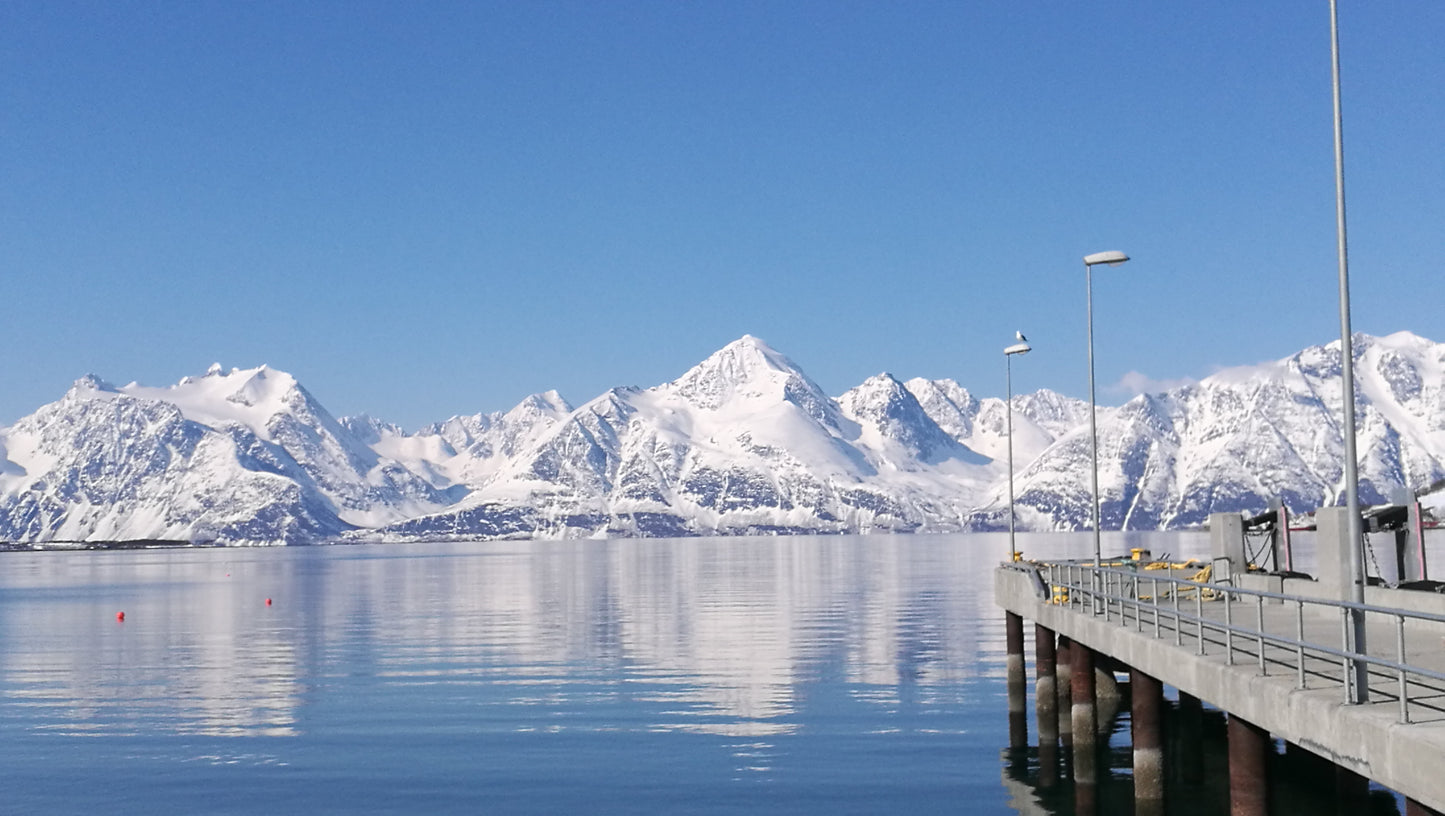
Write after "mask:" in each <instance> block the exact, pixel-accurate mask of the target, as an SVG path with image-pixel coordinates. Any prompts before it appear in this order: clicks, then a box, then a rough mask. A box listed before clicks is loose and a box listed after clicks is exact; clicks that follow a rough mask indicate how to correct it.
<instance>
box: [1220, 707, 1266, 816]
mask: <svg viewBox="0 0 1445 816" xmlns="http://www.w3.org/2000/svg"><path fill="white" fill-rule="evenodd" d="M1269 753H1270V741H1269V732H1268V731H1265V730H1264V729H1263V728H1260V727H1259V726H1257V725H1255V724H1254V723H1252V722H1247V721H1245V720H1241V719H1240V718H1239V717H1236V716H1235V715H1233V714H1230V715H1229V813H1230V816H1266V814H1268V813H1269V775H1268V768H1269Z"/></svg>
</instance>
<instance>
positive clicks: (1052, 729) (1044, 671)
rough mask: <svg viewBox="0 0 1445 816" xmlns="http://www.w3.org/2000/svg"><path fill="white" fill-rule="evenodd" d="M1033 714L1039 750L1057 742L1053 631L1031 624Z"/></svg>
mask: <svg viewBox="0 0 1445 816" xmlns="http://www.w3.org/2000/svg"><path fill="white" fill-rule="evenodd" d="M1034 672H1035V674H1036V675H1037V676H1038V683H1037V685H1036V686H1035V687H1034V711H1035V713H1036V715H1037V716H1038V721H1039V747H1040V748H1042V747H1043V746H1044V744H1045V743H1048V744H1051V745H1052V744H1057V743H1058V741H1059V692H1058V653H1057V651H1056V649H1055V648H1054V630H1052V629H1050V628H1048V627H1046V626H1043V625H1042V624H1037V623H1036V624H1034Z"/></svg>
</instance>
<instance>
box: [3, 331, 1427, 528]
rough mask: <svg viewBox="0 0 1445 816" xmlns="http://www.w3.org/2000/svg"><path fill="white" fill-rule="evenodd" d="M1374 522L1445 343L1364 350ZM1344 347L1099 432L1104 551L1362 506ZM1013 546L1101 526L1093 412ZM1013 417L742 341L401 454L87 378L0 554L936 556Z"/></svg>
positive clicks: (1402, 338)
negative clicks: (1221, 522) (422, 548)
mask: <svg viewBox="0 0 1445 816" xmlns="http://www.w3.org/2000/svg"><path fill="white" fill-rule="evenodd" d="M1356 356H1357V367H1356V372H1357V373H1356V384H1357V390H1358V396H1357V400H1358V402H1357V406H1358V408H1357V414H1358V424H1359V452H1360V457H1361V468H1360V472H1361V477H1362V480H1363V483H1362V488H1361V489H1362V500H1363V501H1366V502H1378V501H1385V500H1387V499H1388V498H1390V496H1391V494H1392V492H1393V491H1394V490H1395V489H1396V488H1398V487H1399V486H1402V485H1405V486H1410V487H1418V486H1421V485H1424V484H1428V483H1430V482H1433V481H1435V480H1437V479H1440V478H1441V477H1442V476H1445V464H1442V463H1445V345H1440V344H1435V343H1432V342H1431V341H1428V340H1425V339H1423V338H1420V337H1416V336H1414V335H1411V334H1408V333H1400V334H1395V335H1391V336H1389V337H1385V338H1373V337H1367V336H1363V335H1361V336H1359V337H1358V338H1357V342H1356ZM1339 377H1340V354H1339V345H1338V343H1336V344H1332V345H1328V346H1320V347H1314V348H1310V349H1306V350H1305V351H1302V352H1300V353H1299V354H1296V355H1294V356H1292V357H1290V358H1287V359H1285V360H1280V361H1277V362H1274V363H1268V364H1265V365H1260V366H1252V367H1244V368H1238V369H1231V370H1226V371H1222V372H1220V373H1218V374H1216V375H1214V376H1212V377H1209V378H1207V379H1205V380H1203V381H1202V382H1199V383H1196V384H1193V385H1189V386H1186V387H1183V388H1179V389H1176V390H1173V391H1169V392H1166V393H1161V394H1153V395H1144V396H1140V397H1136V398H1135V399H1133V400H1131V401H1130V402H1128V403H1127V404H1125V405H1123V406H1121V407H1117V408H1101V409H1100V413H1099V450H1100V488H1101V494H1102V499H1103V509H1102V513H1103V520H1104V526H1105V528H1106V529H1112V528H1120V527H1125V528H1128V529H1157V528H1169V527H1180V526H1187V525H1192V524H1197V523H1199V522H1201V521H1203V520H1204V518H1206V517H1207V515H1208V514H1209V513H1210V512H1218V511H1236V510H1257V509H1262V508H1263V507H1264V506H1265V505H1266V504H1267V503H1268V501H1269V500H1270V499H1271V498H1273V497H1276V496H1278V497H1282V498H1284V500H1285V501H1286V502H1287V503H1288V504H1289V505H1290V506H1291V507H1292V508H1294V509H1296V510H1297V511H1301V510H1309V509H1313V508H1314V507H1316V506H1320V505H1323V504H1331V503H1335V502H1336V501H1337V498H1338V496H1339V494H1340V493H1341V490H1342V485H1341V482H1342V473H1343V464H1342V451H1343V442H1342V438H1341V435H1340V432H1339V416H1340V391H1339ZM1013 409H1014V417H1013V424H1014V429H1013V436H1014V440H1013V443H1014V460H1015V473H1016V476H1015V489H1016V494H1017V507H1018V512H1019V520H1020V524H1021V526H1022V527H1024V528H1032V529H1074V528H1079V527H1086V526H1087V525H1088V523H1089V517H1090V508H1091V506H1092V499H1091V494H1090V486H1089V466H1090V455H1089V437H1088V405H1087V403H1084V402H1082V401H1080V400H1076V399H1072V398H1069V397H1064V396H1062V395H1059V394H1056V393H1053V392H1050V391H1040V392H1037V393H1034V394H1027V395H1020V396H1016V397H1015V398H1014V403H1013ZM1005 419H1006V416H1005V405H1004V403H1003V401H1002V400H998V399H993V398H983V399H980V398H977V397H974V396H973V395H972V394H970V393H969V392H968V391H967V390H966V389H964V388H963V387H961V386H959V385H958V384H957V383H955V382H952V381H950V380H926V379H914V380H910V381H908V382H906V383H903V382H900V381H898V380H897V379H895V378H894V377H892V376H890V375H888V374H880V375H878V376H876V377H873V378H870V379H869V380H868V381H866V382H864V383H863V384H861V385H859V386H858V387H857V388H854V389H852V390H850V391H848V392H847V393H845V394H843V395H841V396H839V397H837V398H836V399H835V398H832V397H829V396H828V395H827V394H825V393H824V392H823V391H822V390H821V389H820V388H819V387H818V386H817V384H816V383H814V382H813V381H812V380H810V379H809V378H808V377H807V375H806V374H804V373H803V371H802V370H801V369H800V368H799V367H798V366H797V365H795V364H794V363H793V362H792V361H790V360H788V359H787V358H786V357H785V356H783V355H782V354H780V353H778V352H777V351H775V350H773V349H772V348H770V347H768V346H767V345H766V344H765V343H763V342H762V341H760V340H758V339H756V338H753V337H743V338H741V339H739V340H737V341H736V342H734V343H731V344H729V345H728V346H726V347H725V348H723V349H721V350H719V351H718V352H717V353H715V354H713V355H712V356H711V357H709V358H708V359H707V360H705V361H703V362H702V363H700V364H699V365H697V366H696V367H694V368H693V369H692V370H690V371H688V372H687V373H685V374H684V375H683V376H681V377H679V378H678V379H677V380H674V381H673V382H670V383H666V384H663V385H659V386H656V387H653V388H648V389H639V388H617V389H613V390H611V391H608V392H607V393H605V394H602V395H601V396H598V397H597V398H595V399H593V400H591V401H589V402H587V403H585V404H583V405H581V406H578V407H573V406H572V405H570V404H569V403H568V402H567V401H566V400H564V399H563V398H562V397H561V396H560V395H558V394H557V393H556V392H548V393H546V394H538V395H534V396H532V397H529V398H527V399H526V400H524V401H523V402H522V403H521V404H519V405H517V406H516V407H515V408H513V409H511V410H510V411H506V412H498V413H492V414H476V415H472V416H463V417H453V418H452V419H449V420H446V421H445V422H441V423H438V424H436V425H432V426H429V427H427V428H423V429H421V430H419V431H417V432H415V433H407V432H405V431H403V430H402V429H400V428H397V427H395V426H392V425H388V424H386V423H383V422H379V421H377V420H374V419H371V418H368V417H356V418H346V419H341V420H338V419H336V418H334V417H332V416H331V415H330V414H329V413H328V412H327V411H326V410H325V408H323V407H322V406H321V405H320V404H319V403H318V402H317V401H316V400H315V399H314V398H313V397H312V396H311V395H310V394H309V393H308V392H306V390H305V389H304V388H302V387H301V386H300V384H298V383H297V382H296V381H295V380H294V378H292V377H291V376H290V375H288V374H285V373H284V372H279V371H274V370H271V369H268V368H266V367H264V366H263V367H261V368H258V369H249V370H236V369H233V370H231V371H229V372H222V371H221V369H220V368H219V366H213V367H212V369H211V371H210V372H208V373H207V374H206V376H204V377H199V378H195V379H191V378H187V379H185V380H183V381H182V382H180V383H178V384H177V385H174V386H170V387H167V388H147V387H143V386H139V385H135V384H132V385H128V386H124V387H121V388H117V387H114V386H111V385H109V384H107V383H105V382H102V381H100V380H98V379H96V378H94V377H86V378H83V379H81V380H80V381H78V382H77V383H76V384H75V385H74V387H72V388H71V389H70V391H68V392H67V393H66V394H65V395H64V396H63V397H62V398H61V399H60V400H58V401H57V402H54V403H51V404H50V405H47V406H44V407H42V408H41V409H40V410H38V411H37V412H36V413H34V414H32V415H30V416H28V417H26V418H24V419H22V420H20V421H19V422H17V423H16V424H15V425H14V426H12V427H9V428H4V429H0V539H4V540H15V541H31V542H45V541H58V540H116V539H136V538H166V539H189V540H192V541H216V542H220V543H231V544H245V543H309V542H317V541H325V540H333V539H338V538H346V539H372V540H399V539H429V538H478V537H560V536H592V535H599V536H600V535H607V536H625V535H643V536H660V535H666V536H679V535H711V534H769V533H814V532H821V533H842V532H944V531H959V530H969V529H997V528H999V527H1002V526H1004V525H1006V523H1007V521H1006V515H1005V514H1006V509H1007V508H1006V501H1007V498H1006V496H1007V492H1006V491H1007V488H1006V479H1007V467H1006V464H1005V462H1006V458H1007V456H1006V453H1007V443H1008V439H1007V433H1006V430H1005V427H1006V426H1005Z"/></svg>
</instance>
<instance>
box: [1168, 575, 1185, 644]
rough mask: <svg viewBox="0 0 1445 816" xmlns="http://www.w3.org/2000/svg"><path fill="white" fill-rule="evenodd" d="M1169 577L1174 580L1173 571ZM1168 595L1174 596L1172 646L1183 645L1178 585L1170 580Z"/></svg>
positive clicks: (1182, 622)
mask: <svg viewBox="0 0 1445 816" xmlns="http://www.w3.org/2000/svg"><path fill="white" fill-rule="evenodd" d="M1169 577H1170V578H1171V579H1172V578H1174V570H1172V569H1171V570H1170V571H1169ZM1169 594H1170V595H1172V596H1174V645H1175V646H1183V645H1184V618H1182V617H1180V616H1179V584H1177V583H1174V582H1173V581H1172V580H1171V582H1170V584H1169Z"/></svg>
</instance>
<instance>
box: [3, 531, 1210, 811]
mask: <svg viewBox="0 0 1445 816" xmlns="http://www.w3.org/2000/svg"><path fill="white" fill-rule="evenodd" d="M1020 540H1021V544H1022V546H1023V548H1024V549H1025V550H1026V551H1029V552H1031V554H1034V553H1037V554H1048V555H1083V554H1084V552H1085V551H1087V548H1088V547H1090V546H1091V545H1090V544H1089V542H1090V539H1089V537H1088V536H1087V535H1085V536H1073V535H1038V536H1021V537H1020ZM1137 543H1138V542H1137V541H1135V540H1129V541H1126V540H1124V539H1123V538H1115V539H1112V540H1110V541H1109V544H1110V545H1117V546H1112V549H1114V550H1118V549H1121V548H1122V547H1124V546H1127V545H1128V544H1137ZM1150 543H1151V545H1152V546H1153V547H1154V548H1155V549H1156V551H1158V550H1159V549H1170V548H1171V547H1173V548H1174V549H1175V551H1176V552H1180V551H1191V550H1192V551H1198V550H1199V549H1201V548H1202V547H1203V546H1204V543H1203V541H1202V539H1199V538H1198V537H1193V538H1188V537H1186V538H1183V539H1180V538H1178V537H1177V536H1176V537H1170V538H1168V539H1154V540H1152V541H1151V542H1150ZM1006 550H1007V538H1006V536H1001V535H969V536H899V537H884V536H877V537H825V538H733V539H681V540H612V541H570V542H492V543H462V544H416V545H386V546H346V547H342V546H337V547H316V548H289V549H246V550H236V549H204V550H166V551H127V552H31V553H5V554H0V769H3V771H0V777H3V783H0V813H5V814H10V813H146V814H171V813H671V812H679V813H750V814H751V813H763V814H766V813H910V814H916V813H978V814H992V813H1015V812H1025V813H1035V812H1040V813H1041V812H1055V813H1067V812H1069V810H1070V809H1071V805H1070V804H1069V801H1070V800H1069V797H1068V796H1067V795H1065V794H1066V792H1064V793H1061V792H1060V789H1059V788H1055V789H1053V790H1044V791H1039V790H1038V789H1037V787H1038V781H1039V777H1038V772H1039V768H1038V763H1037V752H1036V751H1033V750H1031V751H1027V752H1021V753H1010V752H1009V751H1007V750H1006V746H1007V744H1008V732H1007V717H1006V709H1005V692H1004V683H1003V669H1004V661H1003V648H1004V647H1003V621H1002V614H1001V613H1000V612H999V611H998V610H997V609H996V607H994V605H993V593H992V571H991V569H992V566H993V565H994V564H995V563H997V562H998V561H999V560H1000V559H1001V558H1002V556H1003V554H1004V553H1005V552H1006ZM268 599H270V604H269V605H268V604H267V600H268ZM121 611H123V612H124V613H125V620H124V621H118V620H117V619H116V614H117V613H118V612H121ZM1030 705H1032V704H1030ZM1031 727H1032V726H1031ZM1114 728H1115V730H1116V736H1115V738H1114V743H1115V745H1116V750H1115V751H1114V754H1115V755H1116V756H1115V757H1114V764H1115V766H1116V767H1115V771H1114V773H1113V774H1112V777H1111V780H1112V781H1107V782H1106V786H1105V789H1103V790H1101V795H1102V796H1103V798H1104V799H1105V801H1106V802H1107V801H1111V800H1110V797H1113V800H1112V801H1115V802H1118V803H1122V804H1121V805H1120V806H1121V807H1124V808H1125V811H1126V812H1127V802H1128V793H1127V791H1128V787H1127V786H1128V778H1127V767H1128V763H1129V760H1128V756H1127V747H1128V738H1127V730H1128V723H1127V719H1126V718H1122V719H1120V720H1118V721H1116V722H1115V724H1114ZM1221 756H1222V755H1221ZM1211 761H1214V760H1211ZM1218 761H1219V762H1222V758H1221V759H1219V760H1218ZM1215 776H1217V774H1215ZM1200 784H1201V786H1197V787H1196V788H1189V789H1187V790H1185V791H1184V793H1183V794H1181V795H1180V797H1179V798H1181V801H1182V800H1184V799H1188V800H1190V803H1191V804H1190V808H1191V809H1189V810H1178V811H1174V808H1173V807H1172V806H1171V811H1172V812H1181V813H1182V812H1191V813H1192V812H1220V811H1218V810H1202V809H1200V808H1202V807H1203V806H1204V805H1208V806H1209V807H1214V803H1215V802H1217V800H1218V798H1219V793H1218V785H1217V784H1215V785H1214V787H1213V788H1209V787H1207V786H1203V783H1200ZM1110 785H1112V787H1110ZM1211 790H1212V791H1214V792H1213V793H1208V791H1211ZM1121 791H1122V793H1121ZM1211 796H1212V797H1213V799H1210V797H1211ZM1200 803H1204V805H1201V804H1200ZM1181 807H1182V805H1181ZM1226 808H1227V800H1226Z"/></svg>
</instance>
